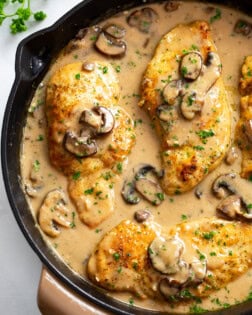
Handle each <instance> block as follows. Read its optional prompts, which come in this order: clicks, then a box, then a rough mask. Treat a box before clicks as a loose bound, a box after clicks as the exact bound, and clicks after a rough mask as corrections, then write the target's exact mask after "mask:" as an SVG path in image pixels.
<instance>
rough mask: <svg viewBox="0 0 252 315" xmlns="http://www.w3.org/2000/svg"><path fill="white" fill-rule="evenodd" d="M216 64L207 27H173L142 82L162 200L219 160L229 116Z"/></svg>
mask: <svg viewBox="0 0 252 315" xmlns="http://www.w3.org/2000/svg"><path fill="white" fill-rule="evenodd" d="M221 67H222V66H221V61H220V58H219V56H218V54H217V52H216V48H215V46H214V42H213V40H212V38H211V34H210V29H209V26H208V24H207V23H206V22H202V21H196V22H193V23H191V24H188V25H184V24H181V25H178V26H176V27H175V28H174V29H172V30H171V31H170V32H169V33H167V34H166V35H165V36H164V37H163V38H162V39H161V41H160V43H159V45H158V46H157V48H156V51H155V53H154V56H153V58H152V60H151V61H150V62H149V64H148V67H147V69H146V72H145V74H144V77H143V81H142V97H141V100H140V103H139V105H140V106H142V107H143V108H144V109H145V110H146V111H147V112H148V114H149V116H150V118H151V119H152V121H153V123H154V125H155V129H156V132H157V134H158V136H159V138H160V139H161V148H160V151H161V152H160V153H161V160H162V166H163V168H164V170H165V175H164V178H163V180H162V187H163V189H164V191H165V192H166V193H167V194H176V193H181V192H185V191H188V190H190V189H192V188H193V187H194V186H196V185H197V184H198V183H199V182H200V181H201V180H202V179H203V178H204V177H205V176H206V175H207V174H208V173H209V172H211V171H212V170H213V169H215V168H216V167H217V166H218V165H219V164H220V162H221V161H222V159H223V158H224V156H225V154H226V152H227V150H228V148H229V144H230V137H231V136H230V133H231V115H230V107H229V104H228V103H227V100H226V93H225V88H224V84H223V81H222V78H221Z"/></svg>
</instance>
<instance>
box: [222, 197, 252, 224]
mask: <svg viewBox="0 0 252 315" xmlns="http://www.w3.org/2000/svg"><path fill="white" fill-rule="evenodd" d="M251 205H252V203H248V202H246V201H245V200H244V199H243V197H242V196H239V195H237V194H235V195H231V196H228V197H226V198H225V199H223V200H222V201H221V202H220V203H219V204H218V205H217V208H216V209H217V210H218V211H219V212H221V213H222V214H224V215H225V216H227V217H228V218H230V219H235V218H236V217H240V218H244V219H246V220H252V209H251Z"/></svg>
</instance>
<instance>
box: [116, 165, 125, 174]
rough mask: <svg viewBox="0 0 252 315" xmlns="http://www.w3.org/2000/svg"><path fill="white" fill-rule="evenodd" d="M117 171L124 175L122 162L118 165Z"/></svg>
mask: <svg viewBox="0 0 252 315" xmlns="http://www.w3.org/2000/svg"><path fill="white" fill-rule="evenodd" d="M116 169H117V171H118V173H122V171H123V165H122V163H121V162H119V163H117V164H116Z"/></svg>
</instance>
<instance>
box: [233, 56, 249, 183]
mask: <svg viewBox="0 0 252 315" xmlns="http://www.w3.org/2000/svg"><path fill="white" fill-rule="evenodd" d="M239 91H240V93H241V95H242V97H241V103H240V120H239V122H238V124H237V128H236V140H237V143H238V145H239V147H240V149H241V151H242V165H241V177H243V178H246V179H252V56H248V57H246V58H245V61H244V64H243V66H242V77H241V79H240V85H239Z"/></svg>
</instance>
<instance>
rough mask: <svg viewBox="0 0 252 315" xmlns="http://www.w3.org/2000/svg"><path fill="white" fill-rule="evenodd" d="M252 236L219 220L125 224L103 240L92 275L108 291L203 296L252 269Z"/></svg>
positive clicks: (176, 297) (243, 226)
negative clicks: (167, 226) (166, 224)
mask: <svg viewBox="0 0 252 315" xmlns="http://www.w3.org/2000/svg"><path fill="white" fill-rule="evenodd" d="M251 232H252V227H251V225H249V224H246V223H241V222H235V223H234V222H229V221H225V220H220V219H216V218H205V219H201V220H199V221H194V222H184V223H181V224H178V225H176V226H174V227H172V228H170V229H162V228H161V227H160V226H157V225H156V224H155V223H154V222H147V223H143V224H137V223H134V222H131V221H128V220H126V221H123V222H121V223H120V224H119V225H118V226H116V227H115V228H113V229H112V230H111V231H110V232H108V233H107V234H106V235H105V236H104V238H103V239H102V240H101V241H100V243H99V244H98V246H97V248H96V249H95V251H94V252H93V254H92V255H91V257H90V259H89V261H88V266H87V271H88V276H89V278H90V279H91V280H92V281H93V282H94V283H96V284H97V285H98V286H101V287H103V288H106V289H107V290H111V291H127V292H130V293H132V294H135V295H136V296H137V297H141V298H147V297H151V298H154V299H161V300H162V299H168V300H171V301H172V302H176V301H177V302H179V301H180V300H183V301H184V300H185V299H193V298H194V299H195V298H196V297H199V298H204V297H206V296H209V294H210V293H211V292H214V291H216V290H219V289H220V288H222V287H225V286H226V285H227V284H228V283H229V282H231V281H233V280H234V279H236V278H237V277H238V276H240V275H241V274H243V273H245V272H246V271H247V270H248V268H249V267H250V266H251V264H252V261H251V258H252V240H251Z"/></svg>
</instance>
